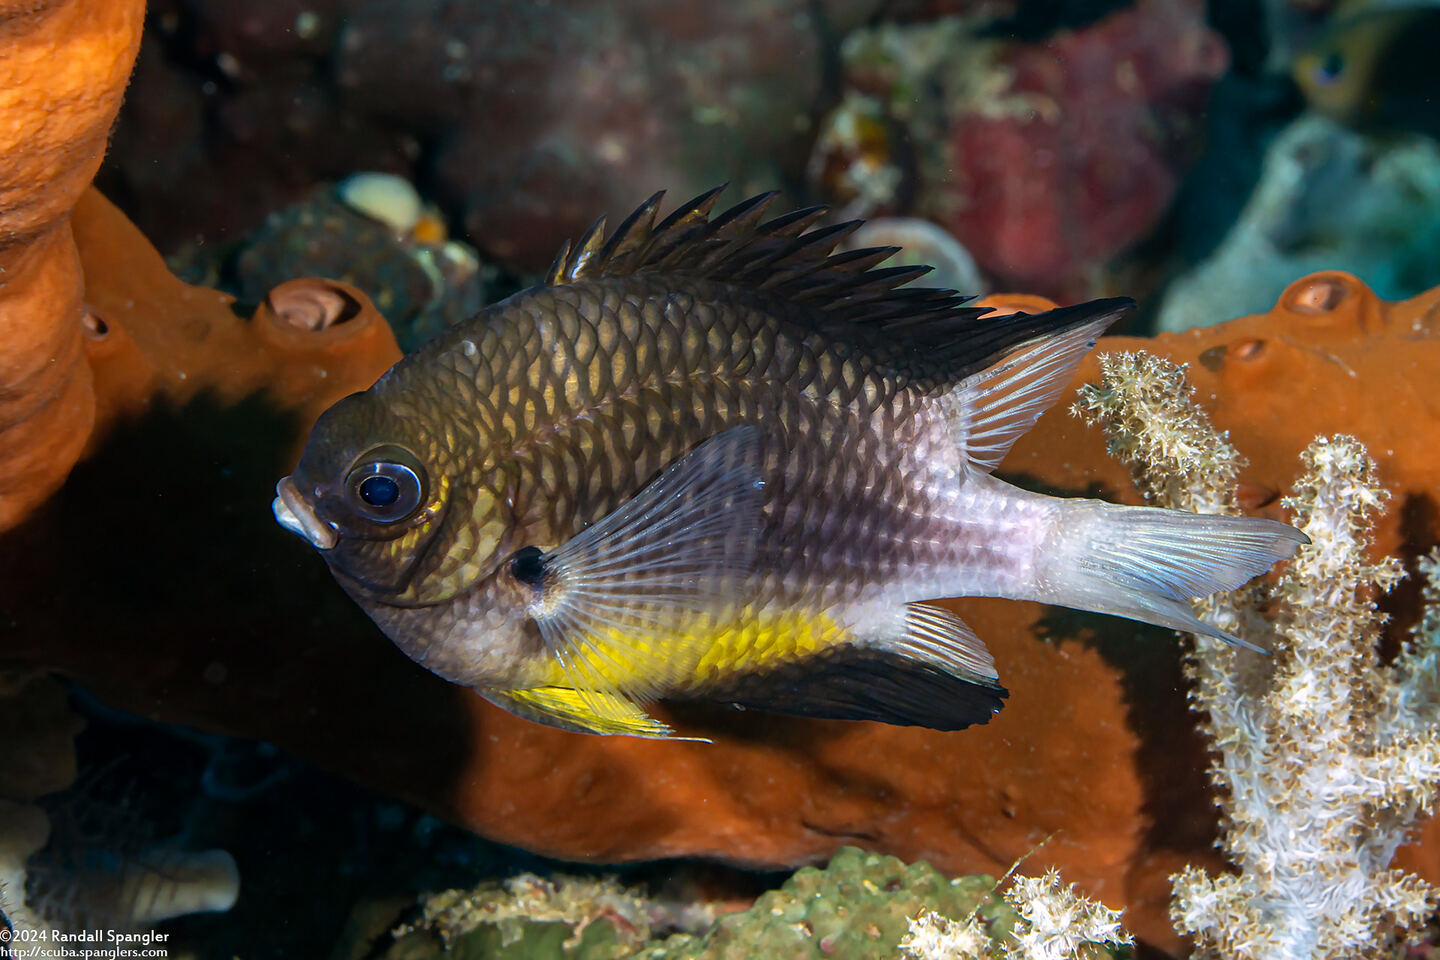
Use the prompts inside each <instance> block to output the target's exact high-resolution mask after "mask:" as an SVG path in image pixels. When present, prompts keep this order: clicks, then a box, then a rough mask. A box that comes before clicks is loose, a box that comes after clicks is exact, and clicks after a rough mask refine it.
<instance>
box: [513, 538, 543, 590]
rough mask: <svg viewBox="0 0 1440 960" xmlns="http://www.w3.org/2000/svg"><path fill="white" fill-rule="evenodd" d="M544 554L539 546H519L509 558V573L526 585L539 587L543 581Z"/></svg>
mask: <svg viewBox="0 0 1440 960" xmlns="http://www.w3.org/2000/svg"><path fill="white" fill-rule="evenodd" d="M546 570H547V568H546V565H545V555H544V554H543V553H541V552H540V548H539V547H521V548H520V549H519V550H516V551H515V553H514V555H513V556H511V558H510V575H511V576H512V577H514V578H515V579H516V580H518V581H520V582H521V583H523V584H525V585H526V586H530V587H535V588H536V589H539V588H540V586H541V585H542V584H544V582H545V574H546Z"/></svg>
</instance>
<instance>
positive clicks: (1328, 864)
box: [1077, 354, 1440, 958]
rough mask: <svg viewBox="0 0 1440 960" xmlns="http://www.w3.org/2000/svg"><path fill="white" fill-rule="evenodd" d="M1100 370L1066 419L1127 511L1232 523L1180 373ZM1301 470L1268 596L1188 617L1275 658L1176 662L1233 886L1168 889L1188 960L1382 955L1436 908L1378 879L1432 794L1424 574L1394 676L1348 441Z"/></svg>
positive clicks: (1230, 472) (1385, 572) (1138, 358)
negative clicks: (1184, 676)
mask: <svg viewBox="0 0 1440 960" xmlns="http://www.w3.org/2000/svg"><path fill="white" fill-rule="evenodd" d="M1101 370H1102V381H1101V384H1100V386H1099V387H1090V388H1087V389H1086V390H1085V391H1084V392H1083V393H1082V396H1081V400H1080V403H1079V404H1078V405H1077V406H1078V407H1079V408H1080V409H1081V412H1084V413H1086V414H1087V415H1088V416H1090V417H1091V418H1092V419H1094V420H1096V421H1098V422H1099V423H1101V425H1102V426H1103V427H1104V429H1105V431H1106V434H1107V437H1108V439H1109V443H1110V448H1111V451H1112V452H1113V453H1115V454H1116V455H1117V456H1118V457H1120V458H1121V459H1122V460H1124V461H1125V462H1126V463H1127V464H1129V465H1130V467H1131V469H1132V471H1133V472H1134V475H1135V477H1136V480H1137V483H1138V484H1139V485H1140V487H1141V489H1142V490H1143V491H1144V492H1145V494H1146V496H1147V497H1148V498H1149V499H1151V500H1152V501H1154V502H1157V503H1160V504H1162V505H1165V506H1173V507H1182V508H1188V509H1196V510H1203V511H1209V512H1227V513H1228V512H1235V510H1236V508H1235V505H1234V496H1233V493H1232V492H1231V490H1232V488H1233V484H1234V479H1235V477H1236V475H1237V473H1238V471H1239V468H1240V460H1239V456H1238V454H1237V453H1236V452H1235V450H1234V449H1233V448H1232V447H1231V446H1230V445H1229V443H1228V441H1227V440H1226V439H1225V437H1224V436H1222V435H1220V434H1218V433H1217V432H1215V430H1214V429H1213V427H1211V426H1210V424H1209V422H1208V420H1207V419H1206V417H1205V415H1204V414H1203V412H1202V411H1201V410H1200V409H1199V407H1198V406H1197V405H1196V404H1195V401H1194V399H1193V396H1192V391H1190V390H1189V389H1188V388H1187V387H1186V386H1185V384H1184V378H1183V371H1182V370H1181V369H1180V368H1176V367H1174V366H1173V365H1171V364H1169V363H1167V362H1166V361H1163V360H1160V359H1158V358H1156V357H1151V356H1148V355H1144V354H1119V355H1112V356H1108V357H1105V358H1103V359H1102V363H1101ZM1302 461H1303V465H1304V474H1303V476H1302V477H1301V479H1300V480H1299V481H1298V482H1297V483H1296V485H1295V495H1294V496H1293V497H1290V498H1288V499H1287V500H1286V501H1285V506H1286V507H1287V508H1288V509H1289V510H1290V511H1291V512H1292V514H1293V518H1294V522H1295V523H1296V525H1297V526H1299V527H1300V529H1301V530H1303V531H1304V532H1305V533H1306V534H1307V535H1308V536H1309V537H1310V540H1311V543H1310V544H1309V545H1307V546H1305V547H1302V548H1301V550H1300V551H1299V552H1298V553H1297V554H1296V556H1295V558H1294V559H1293V560H1292V561H1291V562H1290V564H1289V567H1288V568H1287V569H1286V571H1285V573H1284V575H1283V576H1281V578H1280V579H1279V581H1278V582H1276V583H1275V584H1274V585H1273V586H1272V585H1264V584H1256V585H1252V586H1251V587H1250V588H1248V589H1247V590H1245V591H1241V592H1238V593H1237V594H1234V595H1232V596H1231V597H1229V598H1225V599H1215V598H1211V599H1208V600H1206V601H1203V602H1202V603H1201V607H1202V615H1203V616H1206V617H1207V618H1209V619H1210V620H1211V621H1212V622H1214V623H1216V624H1217V625H1221V626H1223V627H1224V628H1225V629H1228V630H1231V631H1233V632H1235V633H1237V634H1238V635H1239V636H1242V637H1244V638H1246V639H1248V640H1250V641H1251V642H1254V643H1258V644H1262V645H1265V646H1269V647H1270V648H1271V649H1273V650H1274V654H1275V655H1274V657H1273V658H1259V657H1256V656H1253V655H1251V654H1248V653H1246V652H1244V651H1238V652H1237V651H1234V650H1231V649H1227V648H1225V647H1223V646H1222V645H1220V644H1219V643H1218V642H1217V641H1213V640H1206V639H1204V638H1199V639H1197V641H1196V644H1195V647H1194V650H1193V654H1192V656H1191V657H1190V661H1189V664H1188V673H1189V675H1190V677H1191V680H1192V682H1193V684H1194V688H1193V691H1192V700H1193V702H1194V705H1195V706H1196V708H1197V709H1200V710H1203V711H1205V712H1206V713H1207V714H1208V719H1207V720H1206V722H1205V725H1204V726H1205V729H1206V731H1207V732H1208V733H1209V734H1210V736H1211V738H1212V740H1213V743H1214V755H1213V762H1212V765H1211V776H1212V778H1213V780H1214V781H1215V783H1216V784H1217V785H1218V786H1220V787H1221V788H1222V790H1223V798H1222V801H1221V803H1222V806H1223V809H1224V812H1225V822H1224V825H1223V827H1224V829H1223V837H1222V840H1221V846H1222V848H1223V849H1224V851H1225V852H1226V854H1227V855H1228V856H1229V858H1230V860H1231V862H1232V863H1233V864H1234V865H1235V867H1237V868H1238V871H1239V872H1238V873H1230V874H1224V875H1221V876H1218V877H1212V876H1209V875H1207V874H1205V873H1204V872H1203V871H1201V870H1199V869H1196V868H1194V867H1191V868H1188V869H1186V870H1184V871H1182V872H1181V873H1180V874H1178V875H1176V876H1175V877H1174V878H1173V881H1174V890H1175V899H1174V901H1173V903H1172V908H1171V915H1172V919H1173V920H1174V922H1175V924H1176V927H1177V929H1179V930H1180V931H1181V932H1183V933H1187V934H1190V935H1191V936H1193V937H1194V938H1195V941H1196V946H1197V954H1198V955H1199V956H1202V957H1257V958H1258V957H1266V958H1271V957H1274V958H1281V957H1284V958H1290V957H1294V958H1300V957H1307V958H1312V957H1313V958H1328V957H1336V958H1338V957H1354V956H1362V955H1381V954H1383V953H1385V952H1386V951H1388V950H1389V949H1390V948H1392V947H1393V945H1394V942H1395V940H1396V938H1397V935H1398V934H1400V933H1403V932H1405V931H1407V930H1413V929H1415V928H1416V927H1418V926H1419V925H1420V924H1421V923H1423V922H1424V920H1425V919H1426V917H1427V916H1428V915H1429V914H1430V912H1431V910H1432V909H1433V907H1434V905H1435V902H1436V899H1437V891H1436V890H1435V889H1434V888H1432V887H1430V886H1429V885H1428V884H1426V883H1425V882H1424V881H1422V880H1421V879H1420V878H1418V877H1415V876H1412V875H1408V874H1405V873H1403V872H1401V871H1398V870H1393V869H1391V868H1390V866H1389V864H1390V861H1391V859H1392V857H1393V855H1394V853H1395V850H1396V848H1397V847H1398V846H1399V845H1400V844H1401V843H1402V842H1403V841H1404V839H1405V835H1406V832H1407V831H1408V829H1409V828H1410V827H1411V826H1412V825H1413V824H1414V823H1415V821H1416V819H1417V818H1418V816H1419V815H1420V814H1422V813H1425V812H1428V811H1429V809H1430V808H1431V805H1432V803H1433V801H1434V797H1435V789H1436V785H1437V783H1440V733H1437V732H1436V731H1435V729H1434V727H1435V721H1436V719H1437V715H1440V708H1437V695H1440V683H1437V669H1436V667H1437V659H1440V630H1437V629H1436V628H1437V625H1440V610H1437V607H1436V602H1437V597H1440V586H1437V582H1436V574H1437V570H1440V558H1437V557H1434V556H1432V558H1430V559H1429V560H1428V561H1427V562H1426V563H1425V564H1424V565H1423V566H1422V570H1423V571H1424V573H1425V574H1426V575H1427V576H1428V577H1429V578H1430V580H1431V586H1430V588H1429V591H1428V597H1427V599H1428V600H1429V602H1430V606H1429V608H1428V611H1427V614H1426V617H1425V619H1424V621H1423V622H1422V624H1421V626H1420V628H1419V629H1418V630H1417V631H1416V633H1415V635H1414V636H1413V638H1412V639H1411V641H1410V643H1409V644H1407V646H1406V648H1405V649H1404V650H1403V651H1402V652H1401V654H1400V656H1399V657H1398V658H1397V659H1396V661H1395V662H1394V663H1393V664H1390V665H1382V664H1380V662H1379V659H1378V654H1377V651H1376V643H1377V641H1378V639H1379V632H1380V627H1381V625H1382V624H1383V622H1384V616H1383V615H1382V614H1380V613H1379V611H1378V610H1377V608H1376V605H1375V600H1374V597H1375V596H1376V595H1377V594H1378V593H1380V592H1383V591H1385V590H1388V589H1389V588H1390V587H1391V586H1393V585H1394V584H1395V582H1396V581H1397V580H1399V579H1400V577H1401V576H1402V575H1403V574H1402V570H1401V567H1400V564H1399V562H1398V561H1396V560H1394V559H1393V558H1385V559H1382V560H1380V561H1379V562H1371V561H1370V560H1367V559H1366V557H1365V551H1366V549H1367V548H1368V547H1369V546H1370V544H1371V525H1372V523H1373V521H1374V518H1375V516H1376V515H1377V514H1378V513H1379V511H1380V510H1381V508H1382V507H1383V506H1384V504H1385V502H1386V499H1387V494H1386V493H1385V491H1384V490H1383V489H1381V487H1380V486H1379V484H1378V481H1377V479H1376V475H1375V464H1374V462H1373V461H1372V460H1371V459H1370V458H1369V456H1368V455H1367V454H1366V452H1365V449H1364V447H1363V446H1361V444H1360V443H1359V442H1358V441H1356V440H1355V439H1354V438H1351V437H1345V436H1336V437H1330V438H1318V439H1316V440H1315V441H1314V442H1312V443H1311V444H1310V446H1309V448H1308V449H1307V450H1306V451H1305V453H1304V454H1303V456H1302Z"/></svg>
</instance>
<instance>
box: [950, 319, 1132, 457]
mask: <svg viewBox="0 0 1440 960" xmlns="http://www.w3.org/2000/svg"><path fill="white" fill-rule="evenodd" d="M1134 307H1135V301H1133V300H1130V299H1128V298H1125V297H1117V298H1112V299H1108V300H1092V301H1090V302H1088V303H1081V304H1076V305H1075V306H1072V307H1057V308H1056V309H1054V310H1049V311H1046V312H1045V313H1042V314H1037V315H1035V316H1033V317H1031V316H1029V315H1027V314H1015V315H1014V316H1011V317H998V318H996V319H994V320H993V321H991V322H992V323H993V324H995V325H996V326H997V327H1004V326H1006V325H1019V324H1024V325H1026V326H1033V327H1036V328H1037V329H1039V331H1040V332H1038V333H1037V334H1036V335H1035V336H1034V337H1033V338H1031V339H1029V340H1026V341H1024V342H1022V343H1020V344H1018V345H1016V346H1015V347H1013V348H1011V349H1010V350H1008V351H1007V352H1006V353H1005V354H1004V355H1003V356H1002V357H1001V358H1000V359H999V360H998V361H997V362H996V363H995V364H994V365H992V366H990V367H988V368H987V369H985V370H982V371H980V372H979V373H977V374H974V375H973V376H970V377H967V378H966V379H965V380H963V381H961V382H960V383H959V384H957V385H956V386H955V387H954V388H952V389H951V390H949V391H948V392H947V393H945V394H944V396H943V398H942V403H943V405H944V409H945V413H946V416H947V417H948V419H949V422H950V429H951V433H952V435H953V436H954V438H955V442H956V444H957V445H958V446H959V447H960V449H961V451H962V452H963V454H964V456H965V459H966V460H967V461H968V462H969V464H970V465H971V467H972V468H973V469H975V470H978V471H980V472H981V473H989V472H990V471H992V470H994V469H995V467H996V466H998V465H999V463H1000V461H1001V460H1003V459H1004V458H1005V455H1006V454H1007V453H1009V452H1010V448H1011V447H1012V446H1013V445H1014V444H1015V441H1016V440H1018V439H1019V438H1020V437H1021V436H1023V435H1024V434H1025V433H1027V432H1029V430H1030V428H1031V427H1033V426H1035V421H1037V420H1039V419H1040V415H1041V414H1043V413H1044V412H1045V411H1046V410H1049V409H1050V408H1051V407H1052V406H1054V405H1055V401H1056V400H1058V399H1059V398H1060V394H1061V393H1062V392H1063V391H1064V390H1065V388H1066V387H1067V386H1069V384H1070V381H1071V380H1072V379H1073V378H1074V376H1075V370H1076V368H1077V367H1079V366H1080V361H1081V360H1083V359H1084V358H1085V355H1086V354H1087V353H1089V352H1090V350H1091V349H1092V348H1093V347H1094V346H1095V343H1096V341H1097V339H1098V338H1099V336H1100V334H1102V333H1104V332H1105V330H1106V329H1107V328H1108V327H1109V326H1110V325H1111V324H1113V323H1114V322H1115V321H1116V320H1118V319H1119V318H1120V317H1122V316H1124V315H1125V314H1126V313H1129V312H1130V311H1131V310H1132V309H1134Z"/></svg>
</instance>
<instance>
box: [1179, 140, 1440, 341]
mask: <svg viewBox="0 0 1440 960" xmlns="http://www.w3.org/2000/svg"><path fill="white" fill-rule="evenodd" d="M1437 244H1440V145H1437V144H1436V142H1435V141H1434V140H1432V139H1429V138H1427V137H1422V136H1405V137H1401V138H1399V139H1395V138H1384V139H1381V138H1376V137H1373V136H1370V135H1367V134H1363V133H1357V132H1355V131H1353V130H1348V129H1346V128H1345V127H1342V126H1340V125H1339V124H1338V123H1336V122H1335V121H1333V120H1329V119H1326V118H1325V117H1323V116H1320V115H1318V114H1307V115H1305V116H1302V117H1301V118H1300V119H1298V120H1296V121H1294V122H1293V123H1291V124H1290V125H1289V126H1288V127H1286V128H1285V129H1284V130H1283V131H1282V132H1281V133H1280V134H1279V136H1277V137H1276V139H1275V141H1274V142H1273V144H1271V146H1270V149H1269V151H1268V153H1267V154H1266V157H1265V162H1264V166H1263V169H1262V171H1261V174H1260V181H1259V183H1258V184H1257V185H1256V187H1255V191H1254V193H1253V194H1252V195H1251V197H1250V199H1249V201H1248V202H1247V203H1246V205H1245V208H1244V210H1242V211H1241V213H1240V216H1239V218H1238V219H1237V220H1236V221H1235V223H1234V224H1233V226H1231V227H1230V229H1229V232H1228V233H1227V234H1226V235H1225V237H1224V239H1223V240H1222V241H1221V243H1220V246H1219V247H1217V248H1216V249H1215V250H1214V251H1213V252H1212V253H1211V254H1210V255H1209V256H1208V257H1207V258H1206V259H1205V260H1203V261H1202V262H1200V263H1199V264H1197V265H1196V266H1195V267H1193V268H1192V269H1191V270H1189V271H1188V272H1186V273H1185V274H1183V275H1181V276H1180V277H1178V278H1177V279H1176V280H1175V281H1174V282H1173V283H1172V284H1171V285H1170V287H1169V288H1168V289H1167V290H1166V292H1165V297H1164V300H1163V301H1162V303H1161V306H1160V317H1159V321H1158V323H1159V326H1160V329H1162V330H1187V329H1189V328H1191V327H1200V326H1208V325H1209V324H1212V323H1214V322H1215V321H1216V320H1218V319H1221V318H1223V317H1229V316H1234V315H1236V314H1242V313H1249V312H1253V311H1259V310H1263V309H1265V307H1266V306H1267V305H1268V304H1271V303H1274V302H1275V298H1276V297H1277V296H1278V295H1279V294H1280V292H1281V291H1282V290H1284V289H1285V287H1286V285H1287V284H1289V283H1290V282H1291V280H1293V279H1294V278H1295V277H1297V276H1299V275H1301V274H1305V273H1308V272H1311V271H1314V270H1320V269H1341V270H1347V271H1350V272H1351V273H1355V274H1358V275H1359V276H1360V277H1361V278H1362V279H1364V280H1365V282H1366V283H1367V284H1368V285H1369V286H1370V287H1371V288H1373V289H1374V290H1376V291H1377V292H1378V293H1379V294H1380V295H1381V296H1383V297H1386V298H1392V299H1399V298H1403V297H1409V296H1414V295H1416V294H1418V293H1419V292H1420V291H1422V290H1424V289H1425V288H1426V287H1428V286H1430V285H1431V284H1433V283H1434V282H1435V272H1434V258H1433V256H1432V251H1433V250H1434V249H1435V247H1436V245H1437Z"/></svg>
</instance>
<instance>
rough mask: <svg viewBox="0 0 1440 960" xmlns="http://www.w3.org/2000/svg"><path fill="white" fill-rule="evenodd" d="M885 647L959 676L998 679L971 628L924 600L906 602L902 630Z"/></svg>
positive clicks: (984, 647)
mask: <svg viewBox="0 0 1440 960" xmlns="http://www.w3.org/2000/svg"><path fill="white" fill-rule="evenodd" d="M889 646H891V647H893V648H894V649H895V650H897V651H899V652H901V653H904V654H908V655H910V656H913V657H917V658H920V659H924V660H929V661H931V662H932V663H935V664H936V665H938V666H942V667H943V668H944V669H946V670H949V671H951V672H953V673H957V674H959V675H961V676H971V677H974V678H975V679H977V680H980V681H983V682H986V683H995V682H996V681H998V680H999V678H1000V674H999V673H997V672H996V670H995V658H994V657H992V656H990V651H989V650H988V649H987V648H986V646H985V644H984V643H983V642H982V641H981V640H980V638H979V637H977V636H975V631H974V630H971V629H970V627H969V625H968V624H966V623H965V621H964V620H961V619H960V618H959V617H957V616H955V614H953V613H951V612H950V611H948V610H946V609H944V608H942V607H933V606H931V605H930V604H928V603H909V604H906V605H905V633H904V635H903V636H902V637H901V638H900V639H898V640H895V641H891V642H890V643H889Z"/></svg>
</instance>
